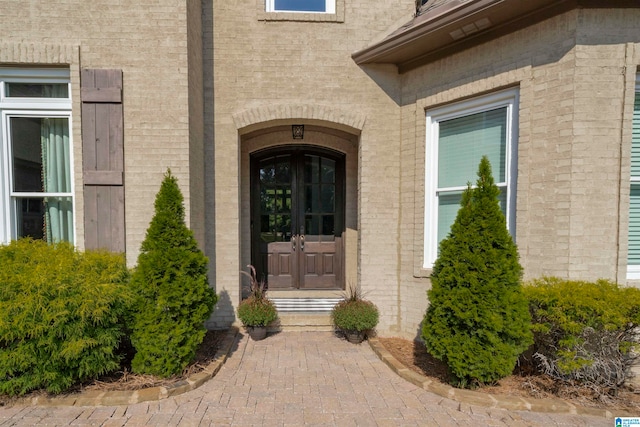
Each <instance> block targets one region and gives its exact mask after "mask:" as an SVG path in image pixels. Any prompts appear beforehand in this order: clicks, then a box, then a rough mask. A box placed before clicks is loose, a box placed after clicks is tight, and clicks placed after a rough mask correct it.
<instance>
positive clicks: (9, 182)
mask: <svg viewBox="0 0 640 427" xmlns="http://www.w3.org/2000/svg"><path fill="white" fill-rule="evenodd" d="M70 129H71V96H70V82H69V70H68V69H54V68H51V69H41V68H40V69H20V68H1V67H0V155H1V156H0V218H1V219H2V221H1V222H0V242H8V241H10V240H14V239H18V238H21V237H32V238H34V239H44V240H46V241H48V242H60V241H68V242H71V243H73V242H74V229H75V228H74V221H75V220H74V209H73V205H74V196H73V182H72V172H71V169H72V153H71V147H72V144H71V133H70Z"/></svg>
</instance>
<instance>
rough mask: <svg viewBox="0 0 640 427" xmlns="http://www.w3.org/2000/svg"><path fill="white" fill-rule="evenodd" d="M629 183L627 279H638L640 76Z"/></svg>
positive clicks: (639, 251)
mask: <svg viewBox="0 0 640 427" xmlns="http://www.w3.org/2000/svg"><path fill="white" fill-rule="evenodd" d="M630 181H631V188H630V192H629V254H628V256H627V278H628V279H640V75H638V76H636V91H635V102H634V104H633V122H632V132H631V179H630Z"/></svg>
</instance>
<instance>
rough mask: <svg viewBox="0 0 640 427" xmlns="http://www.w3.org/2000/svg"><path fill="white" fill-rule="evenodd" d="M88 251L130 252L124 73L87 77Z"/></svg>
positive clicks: (84, 113) (84, 80)
mask: <svg viewBox="0 0 640 427" xmlns="http://www.w3.org/2000/svg"><path fill="white" fill-rule="evenodd" d="M81 99H82V165H83V167H82V169H83V179H84V230H85V247H86V248H87V249H107V250H110V251H114V252H124V251H125V223H124V129H123V115H122V70H97V69H84V70H82V74H81Z"/></svg>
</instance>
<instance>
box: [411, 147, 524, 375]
mask: <svg viewBox="0 0 640 427" xmlns="http://www.w3.org/2000/svg"><path fill="white" fill-rule="evenodd" d="M499 194H500V190H499V188H498V187H497V186H496V185H495V183H494V180H493V176H492V174H491V165H490V164H489V160H488V159H487V158H486V157H483V158H482V160H481V161H480V165H479V168H478V180H477V183H476V186H475V187H473V188H472V187H471V186H469V187H468V188H467V189H466V190H465V192H464V193H463V195H462V200H461V203H460V209H459V211H458V214H457V216H456V219H455V222H454V223H453V225H452V226H451V231H450V233H449V235H448V236H447V237H446V238H445V239H444V240H443V241H442V242H441V243H440V248H439V249H440V252H439V255H438V258H437V260H436V262H435V265H434V267H433V272H432V274H431V285H432V288H431V289H430V290H429V291H428V296H429V307H428V309H427V312H426V315H425V318H424V321H423V323H422V338H423V339H424V342H425V344H426V346H427V348H428V350H429V352H430V353H431V354H432V355H433V356H434V357H435V358H437V359H439V360H441V361H443V362H444V363H445V364H446V365H447V366H448V367H449V370H450V372H451V374H452V377H451V382H452V383H453V384H455V385H457V386H460V387H476V386H477V385H479V384H486V383H492V382H495V381H497V380H498V379H500V378H503V377H505V376H507V375H509V374H511V372H512V371H513V368H514V366H515V364H516V362H517V360H518V357H519V356H520V354H521V353H522V352H523V351H525V350H526V349H527V347H528V346H529V345H530V344H532V342H533V338H532V333H531V318H530V316H529V311H528V308H527V301H526V299H525V298H524V295H523V294H522V289H521V283H520V281H521V276H522V267H521V266H520V262H519V259H518V251H517V247H516V245H515V243H514V242H513V239H512V238H511V235H510V234H509V232H508V230H507V228H506V221H505V217H504V215H503V213H502V211H501V210H500V205H499V201H498V195H499Z"/></svg>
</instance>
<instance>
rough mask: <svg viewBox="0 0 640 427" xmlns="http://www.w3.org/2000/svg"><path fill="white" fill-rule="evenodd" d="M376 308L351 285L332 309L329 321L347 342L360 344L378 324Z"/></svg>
mask: <svg viewBox="0 0 640 427" xmlns="http://www.w3.org/2000/svg"><path fill="white" fill-rule="evenodd" d="M378 316H379V314H378V308H377V307H376V306H375V304H374V303H372V302H371V301H367V300H365V299H364V298H363V297H362V294H361V292H360V291H359V290H358V289H357V288H356V287H355V286H353V285H350V286H349V289H348V290H347V292H346V293H345V297H344V300H342V301H340V302H339V303H338V304H336V305H335V307H333V311H332V312H331V319H332V321H333V324H334V326H335V327H336V329H337V330H340V331H342V333H344V335H345V337H346V338H347V340H348V341H349V342H352V343H356V344H357V343H361V342H362V341H363V340H364V339H365V337H366V336H367V334H369V333H370V332H371V331H372V330H373V328H375V327H376V325H377V324H378Z"/></svg>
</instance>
